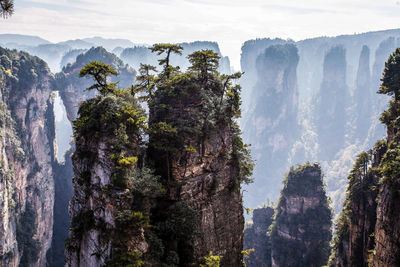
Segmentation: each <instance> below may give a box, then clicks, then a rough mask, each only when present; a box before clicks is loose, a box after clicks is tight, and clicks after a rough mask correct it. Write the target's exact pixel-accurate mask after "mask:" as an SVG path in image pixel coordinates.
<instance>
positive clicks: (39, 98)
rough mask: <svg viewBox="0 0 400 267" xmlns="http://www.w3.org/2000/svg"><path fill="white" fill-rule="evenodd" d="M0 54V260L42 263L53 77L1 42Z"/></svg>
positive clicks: (50, 198)
mask: <svg viewBox="0 0 400 267" xmlns="http://www.w3.org/2000/svg"><path fill="white" fill-rule="evenodd" d="M0 59H1V60H0V65H1V67H0V69H1V70H0V80H1V85H0V132H1V133H2V134H0V158H1V160H0V177H1V179H0V192H1V195H0V210H1V213H2V216H1V219H0V255H1V256H0V265H2V266H18V265H19V266H45V265H46V252H47V250H48V249H49V247H50V244H51V238H52V232H53V231H52V230H53V229H52V227H53V204H54V182H53V174H52V165H51V164H52V161H53V155H54V150H53V138H54V120H53V118H52V116H51V112H52V102H51V86H50V84H51V81H52V79H53V77H52V75H51V73H50V71H49V69H48V66H47V64H46V63H45V62H44V61H42V60H40V59H39V58H37V57H32V56H30V55H28V54H27V53H23V52H16V51H10V50H6V49H2V48H0Z"/></svg>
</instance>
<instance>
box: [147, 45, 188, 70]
mask: <svg viewBox="0 0 400 267" xmlns="http://www.w3.org/2000/svg"><path fill="white" fill-rule="evenodd" d="M150 50H151V52H153V53H157V55H161V54H164V53H165V54H166V55H165V58H162V59H160V60H158V63H159V64H160V65H164V71H169V70H168V67H169V60H170V56H171V54H178V55H182V50H183V47H182V46H180V45H173V44H154V45H153V46H152V47H151V48H150Z"/></svg>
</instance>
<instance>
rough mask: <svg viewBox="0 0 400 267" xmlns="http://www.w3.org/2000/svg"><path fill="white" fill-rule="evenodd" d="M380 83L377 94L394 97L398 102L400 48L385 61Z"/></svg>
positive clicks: (399, 95) (399, 93) (399, 89)
mask: <svg viewBox="0 0 400 267" xmlns="http://www.w3.org/2000/svg"><path fill="white" fill-rule="evenodd" d="M381 81H382V84H381V87H380V89H379V91H378V93H379V94H388V95H394V98H395V100H400V99H399V98H400V48H397V49H396V50H395V51H394V52H393V54H391V55H390V56H389V58H388V60H387V61H386V63H385V68H384V70H383V77H382V79H381Z"/></svg>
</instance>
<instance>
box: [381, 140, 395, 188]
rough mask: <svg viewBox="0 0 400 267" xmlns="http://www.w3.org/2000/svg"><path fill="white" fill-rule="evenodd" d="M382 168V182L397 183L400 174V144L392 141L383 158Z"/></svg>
mask: <svg viewBox="0 0 400 267" xmlns="http://www.w3.org/2000/svg"><path fill="white" fill-rule="evenodd" d="M380 168H381V171H382V174H383V179H382V182H384V181H397V180H398V179H399V174H400V143H399V142H397V141H392V142H391V143H390V144H389V147H388V150H387V151H386V153H385V155H384V156H383V158H382V161H381V163H380Z"/></svg>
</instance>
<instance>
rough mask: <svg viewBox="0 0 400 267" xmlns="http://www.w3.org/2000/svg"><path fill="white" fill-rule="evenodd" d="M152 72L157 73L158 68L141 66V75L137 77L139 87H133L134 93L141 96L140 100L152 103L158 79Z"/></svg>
mask: <svg viewBox="0 0 400 267" xmlns="http://www.w3.org/2000/svg"><path fill="white" fill-rule="evenodd" d="M151 72H157V68H156V67H154V66H151V65H148V64H140V68H139V75H138V76H137V77H136V81H137V82H138V84H137V85H135V86H133V91H134V93H139V94H141V95H140V96H139V100H142V101H152V100H153V98H154V91H155V86H156V82H157V80H156V77H155V75H154V74H151Z"/></svg>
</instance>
